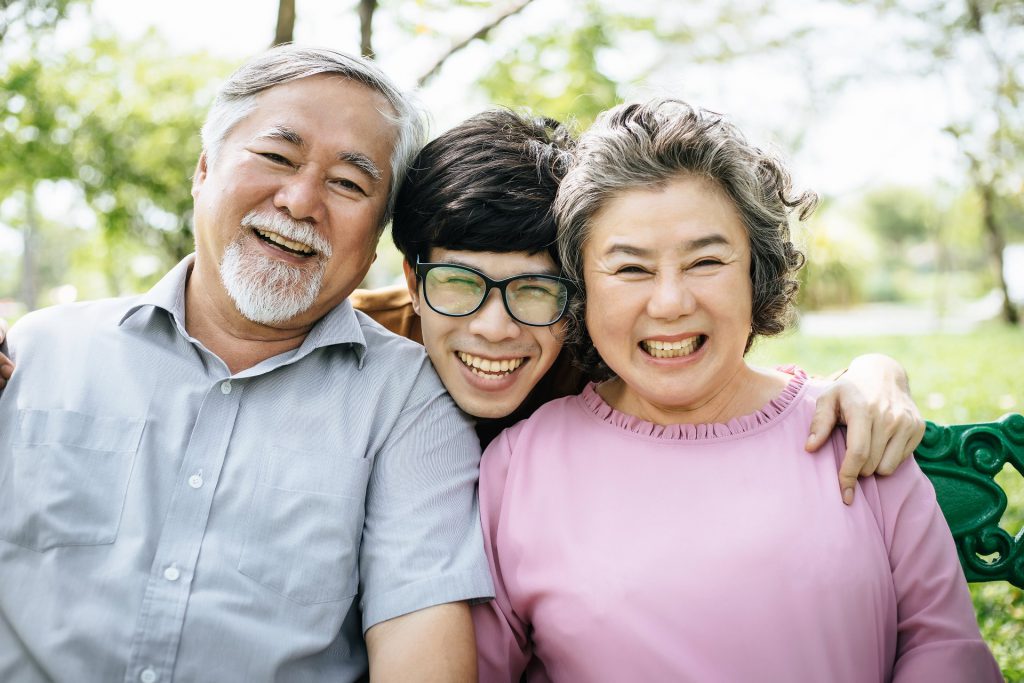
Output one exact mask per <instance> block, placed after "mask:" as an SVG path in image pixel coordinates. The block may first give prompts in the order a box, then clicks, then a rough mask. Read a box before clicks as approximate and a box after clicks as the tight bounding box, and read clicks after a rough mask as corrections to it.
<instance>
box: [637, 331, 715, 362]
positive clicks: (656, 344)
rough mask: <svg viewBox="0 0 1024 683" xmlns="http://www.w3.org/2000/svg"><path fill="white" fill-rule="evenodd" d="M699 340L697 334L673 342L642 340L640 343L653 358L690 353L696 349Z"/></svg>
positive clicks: (673, 356) (672, 356)
mask: <svg viewBox="0 0 1024 683" xmlns="http://www.w3.org/2000/svg"><path fill="white" fill-rule="evenodd" d="M699 342H700V337H699V336H697V337H689V338H688V339H683V340H681V341H673V342H667V341H653V340H644V341H642V342H640V343H641V344H642V345H643V347H644V350H646V351H647V352H648V353H649V354H651V355H652V356H654V357H655V358H675V357H678V356H688V355H690V354H691V353H693V352H694V351H696V350H697V347H698V346H699Z"/></svg>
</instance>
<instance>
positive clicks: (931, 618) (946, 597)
mask: <svg viewBox="0 0 1024 683" xmlns="http://www.w3.org/2000/svg"><path fill="white" fill-rule="evenodd" d="M874 481H875V482H876V485H877V487H878V495H879V501H880V506H881V517H882V519H881V523H882V526H883V529H882V531H883V534H884V537H885V542H886V547H887V548H888V551H889V562H890V566H891V568H892V578H893V584H894V586H895V589H896V601H897V603H896V612H897V644H896V662H895V666H894V668H893V681H894V683H912V682H916V681H972V683H986V682H988V681H1002V680H1003V677H1002V675H1001V674H1000V672H999V667H998V665H997V664H996V662H995V659H994V658H993V656H992V653H991V652H990V651H989V649H988V646H987V645H986V644H985V642H984V640H982V638H981V634H980V633H979V631H978V624H977V618H976V617H975V614H974V606H973V605H972V603H971V596H970V592H969V591H968V590H967V581H966V579H965V578H964V574H963V570H962V569H961V568H960V562H959V560H958V558H957V554H956V548H955V546H954V544H953V538H952V536H951V535H950V532H949V527H948V526H947V524H946V520H945V518H944V517H943V516H942V511H941V509H940V508H939V506H938V503H937V501H936V499H935V490H934V489H933V488H932V485H931V483H930V482H929V481H928V479H927V478H926V477H925V476H924V473H923V472H921V469H920V468H919V467H918V465H917V463H916V462H915V461H914V459H913V458H911V459H909V460H908V461H907V462H905V463H903V465H901V466H900V467H899V469H897V471H896V472H895V473H894V474H892V475H891V476H888V477H876V478H875V479H874Z"/></svg>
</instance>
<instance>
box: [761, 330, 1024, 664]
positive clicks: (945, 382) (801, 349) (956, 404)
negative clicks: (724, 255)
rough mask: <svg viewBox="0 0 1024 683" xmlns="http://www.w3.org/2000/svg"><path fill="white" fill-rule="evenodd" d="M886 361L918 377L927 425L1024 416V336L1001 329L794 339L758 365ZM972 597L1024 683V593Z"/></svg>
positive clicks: (768, 349)
mask: <svg viewBox="0 0 1024 683" xmlns="http://www.w3.org/2000/svg"><path fill="white" fill-rule="evenodd" d="M870 352H881V353H886V354H888V355H890V356H892V357H893V358H895V359H897V360H898V361H900V362H901V363H902V364H903V365H904V366H905V367H906V369H907V373H908V374H909V376H910V382H911V387H912V389H913V393H914V398H915V400H916V401H917V402H918V405H919V406H920V407H921V411H922V413H923V414H924V416H925V418H927V419H929V420H933V421H935V422H941V423H944V424H963V423H967V422H989V421H991V420H994V419H996V418H998V417H1000V416H1001V415H1003V414H1005V413H1007V412H1017V413H1020V412H1024V374H1022V373H1021V372H1020V369H1021V368H1024V330H1020V329H1019V328H1012V327H1006V326H1002V325H995V324H993V325H992V326H989V327H984V328H981V329H979V330H977V331H975V332H973V333H971V334H967V335H940V334H934V335H922V336H913V337H909V336H908V337H896V336H891V337H856V338H850V339H840V338H826V337H808V336H806V335H801V334H792V335H788V336H785V337H782V338H777V339H764V340H761V341H760V342H758V344H757V346H756V347H755V349H754V350H753V351H752V352H751V356H750V359H751V362H753V363H754V364H758V365H775V364H783V363H797V364H799V365H800V366H801V367H803V368H804V369H806V370H807V371H808V372H811V373H813V374H819V375H826V374H829V373H831V372H833V371H835V370H837V369H839V368H842V367H844V366H845V365H846V364H848V363H849V361H850V360H851V359H852V358H854V357H855V356H857V355H859V354H863V353H870ZM1008 474H1009V473H1007V472H1004V473H1003V474H1002V475H1000V477H999V479H998V480H999V483H1000V484H1001V485H1002V486H1003V488H1004V490H1006V492H1007V496H1008V498H1009V500H1010V505H1009V508H1008V510H1007V514H1006V515H1005V516H1004V518H1003V527H1004V528H1005V529H1006V530H1007V531H1008V532H1010V533H1011V534H1016V533H1017V532H1018V530H1020V529H1021V528H1022V527H1024V480H1022V479H1021V478H1020V477H1019V476H1008ZM971 596H972V598H973V600H974V607H975V611H976V612H977V614H978V624H979V626H980V627H981V633H982V636H984V638H985V640H986V642H987V643H988V644H989V646H991V648H992V651H993V652H994V653H995V656H996V660H997V661H998V662H999V666H1000V667H1001V668H1002V670H1003V674H1004V676H1005V677H1006V679H1007V681H1009V682H1010V683H1022V682H1024V648H1022V647H1021V646H1020V643H1021V642H1024V591H1021V590H1018V589H1016V588H1014V587H1012V586H1010V585H1009V584H1007V583H993V584H975V585H972V586H971Z"/></svg>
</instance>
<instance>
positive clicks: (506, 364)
mask: <svg viewBox="0 0 1024 683" xmlns="http://www.w3.org/2000/svg"><path fill="white" fill-rule="evenodd" d="M459 359H460V360H462V362H463V363H465V364H466V365H468V366H469V367H471V368H474V369H476V370H480V371H482V372H492V373H493V372H511V371H512V370H515V369H516V368H518V367H519V366H520V365H522V364H523V362H524V361H525V360H526V359H525V358H506V359H504V360H491V359H490V358H481V357H480V356H473V355H470V354H468V353H465V352H463V351H459Z"/></svg>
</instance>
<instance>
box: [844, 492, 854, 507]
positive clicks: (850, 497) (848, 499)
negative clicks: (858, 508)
mask: <svg viewBox="0 0 1024 683" xmlns="http://www.w3.org/2000/svg"><path fill="white" fill-rule="evenodd" d="M843 502H844V503H846V504H847V505H850V504H852V503H853V489H852V488H849V489H843Z"/></svg>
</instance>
